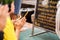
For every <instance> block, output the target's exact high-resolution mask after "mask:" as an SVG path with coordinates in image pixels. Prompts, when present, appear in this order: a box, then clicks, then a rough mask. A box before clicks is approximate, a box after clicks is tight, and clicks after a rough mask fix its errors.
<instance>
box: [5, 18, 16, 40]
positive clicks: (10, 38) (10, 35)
mask: <svg viewBox="0 0 60 40" xmlns="http://www.w3.org/2000/svg"><path fill="white" fill-rule="evenodd" d="M4 40H17V38H16V35H15V32H14V26H13V23H12V21H11V19H10V17H8V18H7V22H6V26H5V29H4Z"/></svg>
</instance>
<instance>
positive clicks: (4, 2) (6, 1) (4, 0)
mask: <svg viewBox="0 0 60 40" xmlns="http://www.w3.org/2000/svg"><path fill="white" fill-rule="evenodd" d="M12 1H13V0H0V2H2V3H3V4H10V3H12Z"/></svg>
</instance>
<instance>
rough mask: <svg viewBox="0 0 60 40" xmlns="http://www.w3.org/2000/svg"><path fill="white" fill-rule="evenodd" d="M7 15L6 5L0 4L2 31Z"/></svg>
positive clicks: (0, 29)
mask: <svg viewBox="0 0 60 40" xmlns="http://www.w3.org/2000/svg"><path fill="white" fill-rule="evenodd" d="M7 16H8V5H4V6H0V31H3V29H4V27H5V24H6V18H7Z"/></svg>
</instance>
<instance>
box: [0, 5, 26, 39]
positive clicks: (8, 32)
mask: <svg viewBox="0 0 60 40" xmlns="http://www.w3.org/2000/svg"><path fill="white" fill-rule="evenodd" d="M0 14H1V15H0V25H1V26H0V27H1V28H0V30H1V31H3V32H4V40H18V37H19V33H20V29H21V28H22V26H23V25H24V24H25V22H26V19H25V17H23V18H22V19H20V20H14V21H13V22H12V21H11V19H10V15H9V12H8V6H7V5H4V6H1V7H0ZM13 24H14V25H13ZM14 28H15V30H14Z"/></svg>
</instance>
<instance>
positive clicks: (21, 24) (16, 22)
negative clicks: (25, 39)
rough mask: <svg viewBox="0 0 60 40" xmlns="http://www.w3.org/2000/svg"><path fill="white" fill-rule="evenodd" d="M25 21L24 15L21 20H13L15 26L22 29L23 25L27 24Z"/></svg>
mask: <svg viewBox="0 0 60 40" xmlns="http://www.w3.org/2000/svg"><path fill="white" fill-rule="evenodd" d="M25 22H26V19H25V17H23V18H22V19H20V20H15V21H14V22H13V23H14V26H15V29H16V30H19V31H20V29H21V28H22V27H23V25H24V24H25Z"/></svg>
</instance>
